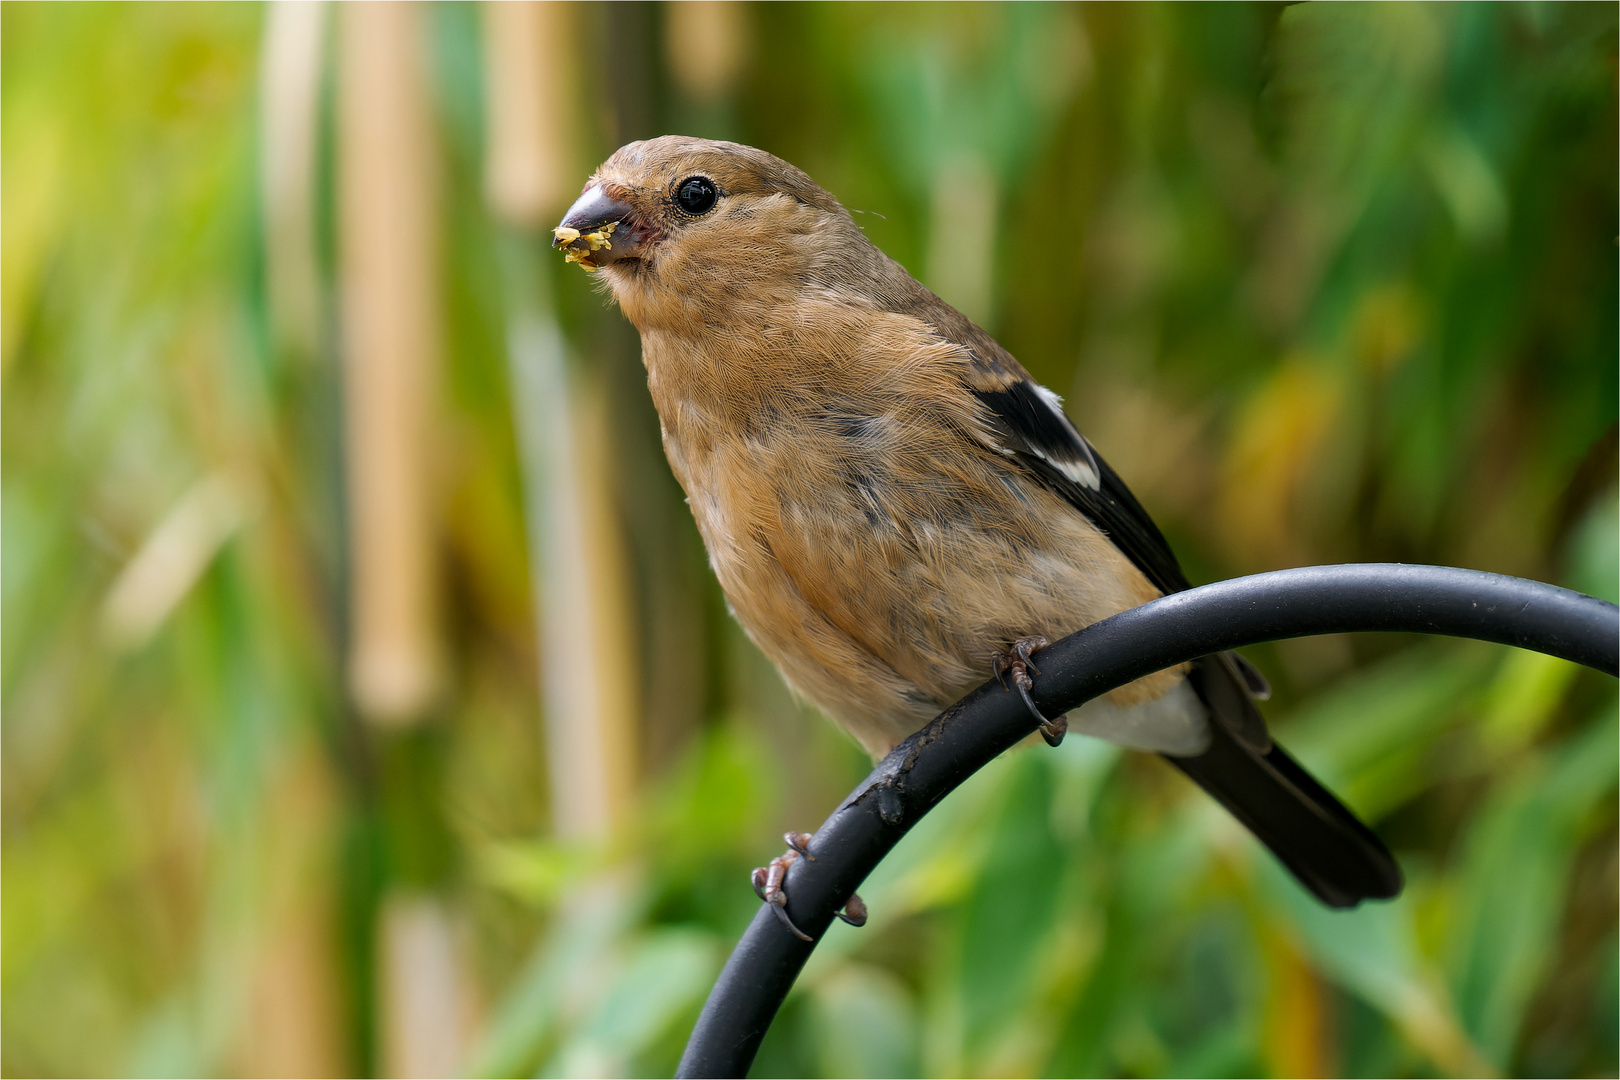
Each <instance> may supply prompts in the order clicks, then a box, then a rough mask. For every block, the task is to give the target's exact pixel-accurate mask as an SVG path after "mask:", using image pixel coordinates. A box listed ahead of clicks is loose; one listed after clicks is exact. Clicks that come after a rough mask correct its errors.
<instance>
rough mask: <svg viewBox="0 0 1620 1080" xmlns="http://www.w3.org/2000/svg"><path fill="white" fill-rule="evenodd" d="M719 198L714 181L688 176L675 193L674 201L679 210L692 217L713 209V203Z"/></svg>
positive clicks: (705, 177)
mask: <svg viewBox="0 0 1620 1080" xmlns="http://www.w3.org/2000/svg"><path fill="white" fill-rule="evenodd" d="M719 197H720V192H719V191H717V190H716V189H715V186H714V181H713V180H710V179H709V178H708V177H707V176H688V177H687V178H686V179H685V180H682V181H681V186H680V187H679V188H678V189H676V192H675V201H676V202H677V203H679V204H680V207H681V209H682V210H685V211H686V212H687V213H688V214H691V215H693V216H694V217H695V216H697V215H698V214H707V213H708V212H709V211H710V210H712V209H714V201H715V200H716V199H718V198H719Z"/></svg>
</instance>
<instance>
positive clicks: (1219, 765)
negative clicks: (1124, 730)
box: [975, 378, 1402, 908]
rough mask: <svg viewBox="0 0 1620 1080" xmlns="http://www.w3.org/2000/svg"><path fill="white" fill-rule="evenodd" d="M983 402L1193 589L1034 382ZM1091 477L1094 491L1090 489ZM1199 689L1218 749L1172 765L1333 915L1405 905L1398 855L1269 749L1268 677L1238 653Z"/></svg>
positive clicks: (1154, 529)
mask: <svg viewBox="0 0 1620 1080" xmlns="http://www.w3.org/2000/svg"><path fill="white" fill-rule="evenodd" d="M975 393H976V394H977V395H978V398H979V400H980V401H982V402H983V403H984V404H985V406H986V407H987V408H988V409H989V410H990V412H991V414H992V415H993V417H994V419H995V422H996V424H997V427H998V428H999V433H1000V435H1001V436H1002V438H1003V440H1004V443H1005V445H1004V449H1005V450H1006V451H1007V452H1009V453H1011V454H1012V455H1013V456H1014V457H1015V458H1017V459H1018V460H1019V461H1020V462H1021V463H1022V464H1024V465H1025V467H1026V468H1028V469H1029V470H1030V471H1031V472H1032V473H1033V474H1034V475H1036V476H1037V477H1039V478H1040V480H1041V481H1042V482H1043V483H1044V484H1046V486H1048V487H1049V488H1051V489H1052V490H1054V491H1056V492H1057V493H1059V494H1061V495H1062V496H1063V497H1064V498H1065V499H1067V500H1068V501H1069V502H1070V503H1071V504H1073V506H1074V507H1075V509H1077V510H1079V511H1080V512H1081V513H1082V514H1084V515H1086V517H1087V518H1088V519H1089V520H1090V521H1091V523H1092V524H1093V525H1095V526H1097V528H1099V529H1101V530H1102V531H1103V532H1104V533H1105V534H1107V536H1108V538H1109V539H1110V540H1112V541H1113V542H1114V545H1115V546H1116V547H1118V548H1119V549H1120V551H1122V552H1123V553H1124V554H1125V555H1126V557H1127V558H1129V559H1130V560H1131V562H1132V563H1134V564H1135V565H1136V567H1137V569H1139V570H1141V571H1142V573H1143V574H1144V575H1146V577H1147V579H1148V580H1149V581H1151V582H1152V583H1153V585H1154V586H1155V587H1156V588H1158V589H1159V590H1160V591H1161V592H1164V593H1173V592H1180V591H1182V590H1183V589H1187V588H1190V587H1191V583H1190V582H1188V580H1187V575H1186V574H1185V573H1183V572H1182V569H1181V564H1180V563H1179V562H1177V561H1176V556H1175V553H1174V552H1172V551H1171V550H1170V545H1169V544H1168V543H1167V542H1166V541H1165V539H1164V534H1163V533H1161V532H1159V527H1158V526H1157V525H1155V524H1154V523H1153V519H1152V518H1151V517H1149V516H1148V513H1147V511H1146V510H1144V509H1143V508H1142V504H1141V503H1139V502H1137V501H1136V496H1134V495H1132V494H1131V491H1130V489H1129V488H1127V487H1126V486H1125V482H1124V481H1123V480H1121V479H1120V478H1119V474H1118V473H1116V472H1114V470H1113V469H1112V468H1110V467H1109V465H1108V463H1107V462H1106V461H1104V460H1103V459H1102V457H1101V456H1100V455H1098V454H1097V453H1096V452H1095V451H1093V450H1092V449H1091V447H1090V446H1089V445H1088V444H1087V443H1086V441H1085V437H1084V436H1082V435H1081V434H1080V433H1079V432H1078V431H1077V430H1075V427H1074V425H1073V424H1071V423H1070V422H1069V420H1068V418H1067V417H1066V416H1064V414H1063V412H1062V410H1061V408H1060V407H1059V406H1058V404H1057V403H1056V401H1055V399H1050V398H1049V397H1047V396H1046V395H1043V394H1042V393H1041V392H1040V391H1039V390H1038V389H1037V388H1036V387H1035V384H1034V383H1033V382H1031V381H1030V380H1028V379H1027V378H1025V379H1019V380H1017V381H1015V382H1013V383H1012V384H1011V385H1010V386H1008V387H1006V388H1004V389H998V390H976V391H975ZM1088 469H1089V470H1091V471H1089V472H1088V471H1087V470H1088ZM1093 477H1094V478H1095V481H1096V482H1095V483H1094V484H1093V483H1089V482H1087V481H1089V480H1091V479H1092V478H1093ZM1190 678H1191V681H1192V685H1193V688H1194V689H1195V690H1196V691H1197V693H1198V696H1199V697H1200V698H1202V699H1203V700H1204V703H1205V704H1206V705H1207V706H1208V707H1209V711H1210V715H1211V716H1212V717H1213V718H1214V719H1215V720H1216V721H1217V722H1216V723H1214V724H1212V725H1211V729H1212V741H1211V744H1210V747H1209V749H1207V750H1206V751H1204V752H1203V753H1202V754H1199V755H1197V756H1195V757H1171V756H1170V755H1165V756H1166V757H1167V758H1168V759H1169V761H1170V762H1171V763H1172V764H1173V765H1175V766H1176V768H1178V769H1180V770H1181V771H1182V772H1184V773H1186V774H1187V775H1188V777H1190V778H1191V779H1192V780H1193V781H1195V782H1196V783H1197V784H1198V785H1199V786H1200V787H1202V788H1203V789H1204V790H1205V791H1207V792H1209V793H1210V794H1211V795H1213V796H1214V797H1215V798H1216V799H1217V800H1219V801H1220V803H1221V804H1222V805H1224V806H1225V807H1226V808H1227V809H1228V810H1230V811H1231V812H1232V813H1233V814H1234V815H1235V816H1236V817H1237V818H1238V820H1239V821H1241V822H1243V824H1245V825H1247V826H1248V827H1249V829H1250V830H1251V831H1252V832H1253V833H1254V834H1255V835H1256V836H1257V837H1259V838H1260V840H1261V841H1262V842H1263V843H1265V845H1266V846H1267V847H1269V848H1270V849H1271V850H1272V851H1273V852H1274V853H1275V854H1276V855H1277V857H1278V858H1279V859H1280V860H1282V862H1283V864H1284V865H1285V866H1287V867H1288V869H1289V870H1291V871H1292V872H1293V873H1294V876H1295V877H1297V878H1298V879H1299V880H1300V881H1301V882H1302V883H1303V884H1304V885H1305V886H1306V887H1307V888H1309V889H1310V890H1311V891H1312V892H1313V893H1315V894H1316V895H1317V897H1319V898H1320V899H1321V900H1322V901H1323V902H1324V903H1326V904H1328V905H1329V906H1331V907H1336V908H1345V907H1354V906H1356V904H1358V903H1360V902H1361V901H1362V900H1365V899H1387V898H1389V897H1392V896H1395V895H1397V894H1398V893H1399V892H1400V891H1401V885H1402V880H1401V871H1400V867H1399V866H1398V865H1397V864H1396V862H1395V860H1394V859H1393V858H1392V857H1391V856H1390V854H1389V851H1388V849H1387V848H1385V847H1384V845H1383V843H1382V842H1380V841H1379V839H1378V837H1377V836H1375V835H1374V834H1373V833H1372V831H1371V830H1370V829H1368V828H1367V827H1366V826H1365V825H1363V824H1362V823H1361V821H1360V820H1359V819H1358V818H1357V817H1356V816H1355V815H1354V814H1353V813H1351V812H1350V811H1349V810H1348V809H1346V808H1345V807H1344V805H1343V804H1342V803H1340V802H1339V800H1338V799H1336V798H1334V797H1333V794H1332V793H1331V792H1329V791H1328V790H1327V789H1326V788H1324V787H1322V785H1321V784H1319V783H1317V782H1316V780H1315V779H1314V778H1312V777H1311V775H1310V774H1309V773H1307V772H1306V771H1305V770H1304V769H1302V768H1300V767H1299V765H1298V764H1297V763H1296V762H1295V761H1294V759H1293V758H1291V757H1289V756H1288V754H1287V753H1286V752H1284V750H1283V748H1282V747H1280V746H1277V745H1276V744H1274V743H1273V742H1272V741H1271V737H1270V735H1269V734H1268V733H1267V731H1266V722H1265V718H1264V717H1262V716H1261V715H1260V711H1259V710H1258V709H1257V708H1255V706H1254V701H1253V696H1265V695H1269V692H1270V688H1269V687H1267V686H1266V685H1265V680H1264V679H1263V678H1262V677H1261V676H1260V673H1259V672H1257V671H1254V670H1253V668H1250V667H1248V666H1247V664H1246V663H1245V662H1244V661H1243V660H1241V658H1239V657H1238V656H1237V655H1236V654H1235V653H1224V654H1220V655H1217V656H1206V657H1204V658H1203V659H1201V660H1197V661H1195V662H1194V663H1193V665H1192V670H1191V672H1190Z"/></svg>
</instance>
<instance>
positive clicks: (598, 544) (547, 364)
mask: <svg viewBox="0 0 1620 1080" xmlns="http://www.w3.org/2000/svg"><path fill="white" fill-rule="evenodd" d="M483 15H484V29H485V70H486V80H487V83H486V97H487V100H488V103H489V104H488V108H489V132H490V142H489V148H488V152H487V157H486V161H485V176H486V185H485V186H486V191H487V193H488V196H489V199H490V204H491V208H492V209H493V211H494V212H495V214H496V216H497V217H498V218H499V219H500V220H502V221H503V222H504V223H505V224H506V225H507V226H508V227H510V228H511V229H512V230H513V231H514V233H516V234H518V235H516V236H514V237H513V241H514V242H513V243H512V244H511V245H510V246H509V249H508V254H509V255H510V258H509V260H508V271H509V273H510V275H511V278H512V285H513V287H512V289H511V290H510V294H511V300H510V309H509V310H510V315H509V330H508V335H507V348H508V358H509V363H510V366H511V373H512V408H513V415H514V423H515V425H516V427H517V433H518V447H519V453H520V455H521V458H522V466H523V483H524V517H525V520H526V523H527V527H528V532H529V552H530V566H531V574H532V576H533V580H534V588H535V599H534V604H535V619H536V624H537V627H538V636H539V641H540V669H541V698H542V709H543V711H544V714H545V724H546V728H545V731H546V758H547V764H548V767H549V772H550V780H551V806H552V825H553V828H554V829H555V830H556V832H557V833H559V834H561V835H565V836H582V835H591V834H599V833H601V832H602V831H604V830H606V829H607V828H608V827H609V826H610V825H611V824H612V822H613V821H614V819H615V818H616V817H617V815H618V814H619V813H620V812H621V811H622V810H623V809H624V808H625V807H627V806H628V805H629V800H630V797H631V794H632V788H633V784H634V777H635V773H636V761H635V757H636V754H635V751H636V744H637V732H638V728H639V723H638V718H637V716H636V712H637V693H636V686H637V680H636V675H637V672H636V670H635V668H634V666H633V665H632V664H631V663H630V662H627V658H629V657H633V656H634V655H635V649H634V647H633V641H634V635H633V633H632V630H631V625H632V624H631V619H630V615H629V609H630V597H629V586H628V577H629V574H628V566H627V560H626V557H625V553H624V550H623V549H624V543H623V536H622V530H621V527H620V525H619V523H618V522H617V521H616V520H615V519H614V515H613V512H612V507H611V504H610V501H609V499H608V497H607V492H609V491H610V490H611V486H610V485H612V484H613V483H614V482H615V480H614V477H613V470H612V466H611V462H612V458H613V455H612V446H611V441H612V440H611V438H610V437H609V434H608V423H607V418H606V414H605V410H606V405H605V402H604V399H603V394H602V391H601V386H600V382H601V380H600V377H599V373H598V372H597V371H596V370H595V369H594V368H593V367H587V366H585V365H582V364H578V363H576V362H575V361H574V360H573V359H572V358H571V357H570V350H569V345H568V342H567V340H566V339H565V338H564V336H563V334H562V332H561V330H560V328H559V327H558V325H557V321H556V318H555V315H554V314H553V311H552V307H551V303H550V297H549V283H550V275H549V274H547V273H545V272H544V268H543V267H541V266H538V265H535V264H536V261H537V260H538V259H541V258H545V257H547V256H549V254H550V253H549V252H548V251H546V250H545V245H544V237H540V238H536V237H534V236H533V235H532V233H533V230H535V229H536V228H544V227H545V226H547V225H549V224H551V223H552V222H554V221H556V220H557V219H558V218H559V217H560V216H561V214H562V211H563V209H564V208H565V206H566V203H567V200H568V198H569V196H570V195H571V194H572V192H573V191H574V190H576V189H577V187H578V181H579V180H580V179H581V178H582V177H583V176H584V175H585V170H586V169H588V167H589V166H588V165H585V164H583V163H581V162H578V161H576V160H575V159H576V157H577V155H576V154H575V153H574V152H573V150H572V148H573V146H574V145H575V140H574V139H573V138H572V137H571V135H570V132H571V130H572V124H571V122H570V121H571V118H572V116H573V115H574V112H575V109H576V101H575V99H574V96H573V87H574V85H575V78H574V77H575V74H576V73H575V72H574V71H573V70H572V65H571V62H570V59H569V57H570V56H571V55H572V54H571V52H570V51H569V50H564V49H558V48H555V47H548V45H554V43H556V42H561V41H570V40H572V39H573V38H572V29H573V27H574V25H575V19H574V12H573V9H572V7H571V5H566V4H561V3H535V2H522V3H498V4H487V5H485V6H484V8H483ZM525 233H527V234H529V235H526V236H525V235H523V234H525ZM610 658H611V659H612V662H611V663H610V662H609V660H610Z"/></svg>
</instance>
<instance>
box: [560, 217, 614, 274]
mask: <svg viewBox="0 0 1620 1080" xmlns="http://www.w3.org/2000/svg"><path fill="white" fill-rule="evenodd" d="M618 227H619V223H618V222H617V221H610V222H608V223H607V224H606V225H603V226H602V227H601V228H600V229H597V230H596V231H595V232H588V233H582V232H580V231H579V230H578V229H570V228H568V227H567V226H566V225H559V226H557V227H556V228H555V229H552V230H551V235H552V236H554V237H556V241H557V243H558V244H560V245H562V248H563V258H564V259H565V260H566V261H568V262H571V263H579V265H580V267H581V268H582V269H584V270H597V269H600V268H599V267H598V266H597V265H596V264H595V263H593V262H591V253H592V252H593V251H603V250H606V251H612V250H613V243H612V241H610V240H609V239H608V237H610V236H612V235H613V230H614V229H617V228H618ZM581 240H583V241H585V244H586V245H587V246H586V247H585V248H578V247H575V246H574V245H576V244H578V243H579V242H580V241H581Z"/></svg>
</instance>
